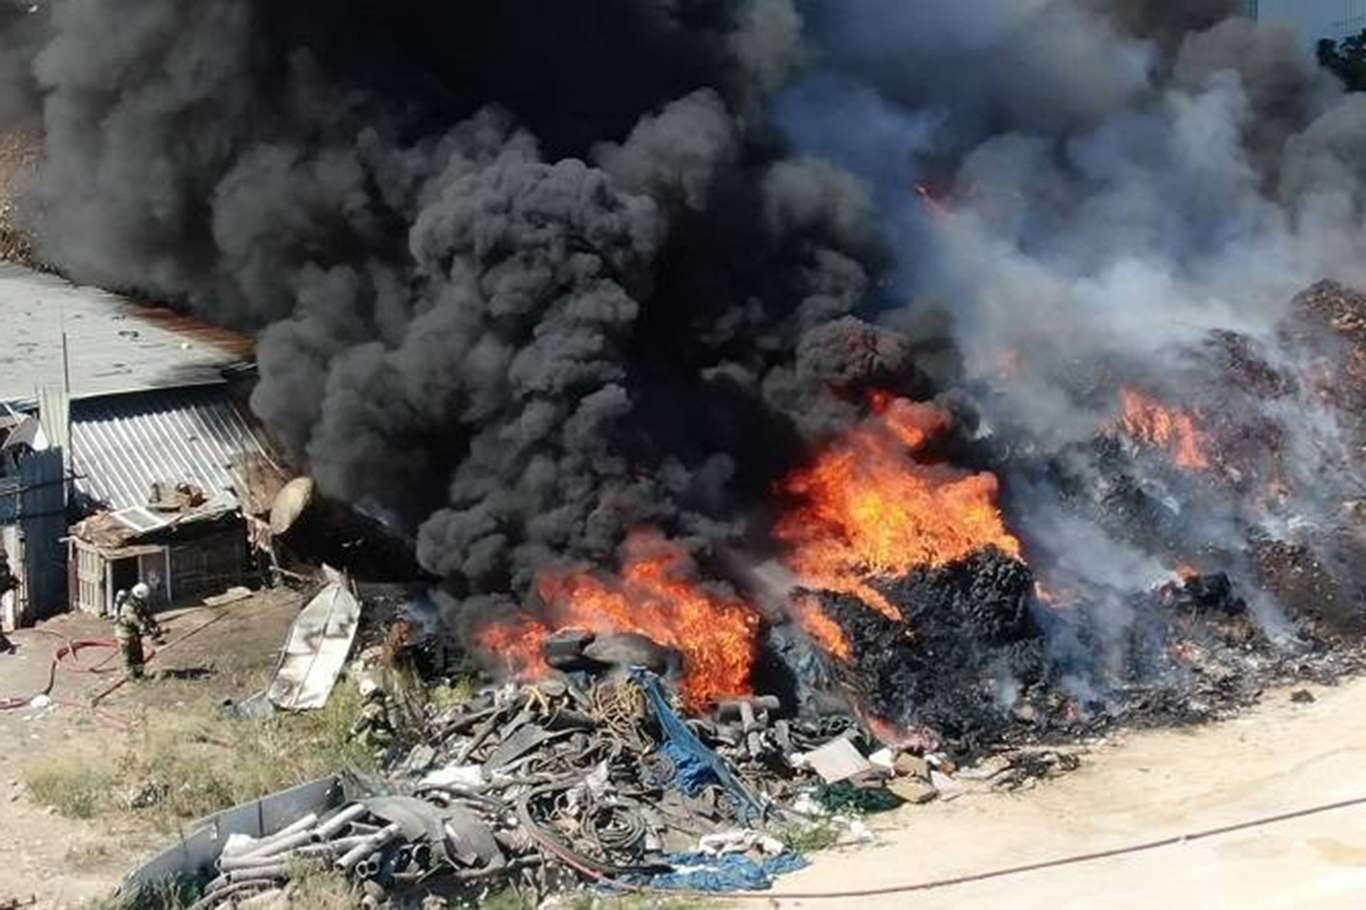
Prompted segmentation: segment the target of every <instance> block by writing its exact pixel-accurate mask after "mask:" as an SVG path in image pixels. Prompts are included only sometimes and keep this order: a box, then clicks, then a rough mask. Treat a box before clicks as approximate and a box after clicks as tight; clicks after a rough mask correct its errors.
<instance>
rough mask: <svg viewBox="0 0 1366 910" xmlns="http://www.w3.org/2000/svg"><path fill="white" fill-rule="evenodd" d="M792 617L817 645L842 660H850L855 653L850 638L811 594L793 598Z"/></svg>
mask: <svg viewBox="0 0 1366 910" xmlns="http://www.w3.org/2000/svg"><path fill="white" fill-rule="evenodd" d="M792 616H793V618H794V619H796V620H797V624H798V625H800V626H801V627H802V629H803V630H805V632H806V634H807V635H810V636H811V639H812V640H813V641H815V643H816V644H818V645H820V646H821V647H822V648H823V649H825V651H826V652H827V653H829V654H832V655H834V656H835V657H838V658H839V659H840V660H848V659H849V658H850V657H851V656H852V655H853V653H854V649H853V647H852V646H851V645H850V644H849V639H848V637H846V636H845V634H844V630H843V629H841V628H840V626H839V623H837V622H835V620H833V619H831V618H830V617H829V616H828V615H827V614H826V612H825V610H824V609H822V608H821V605H820V602H819V601H818V600H816V598H815V596H813V595H811V594H800V595H798V596H796V597H794V598H792Z"/></svg>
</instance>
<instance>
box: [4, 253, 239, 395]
mask: <svg viewBox="0 0 1366 910" xmlns="http://www.w3.org/2000/svg"><path fill="white" fill-rule="evenodd" d="M0 326H3V327H4V328H3V329H0V401H5V402H10V403H18V404H26V403H30V402H33V401H34V400H35V398H36V397H37V396H36V390H37V389H39V388H41V387H43V386H61V385H62V384H63V382H64V375H63V374H64V370H63V363H62V332H63V331H65V332H66V336H67V350H68V354H69V362H70V369H71V397H72V398H73V399H80V398H89V397H92V396H95V395H111V394H115V393H119V392H135V391H143V390H146V389H160V388H174V387H180V386H191V385H201V384H204V383H211V382H219V381H221V380H222V378H223V373H222V371H223V369H224V368H225V367H229V366H232V365H234V364H237V363H241V362H242V361H243V360H244V359H246V358H247V357H248V356H250V354H251V349H252V344H251V341H250V340H249V339H247V338H244V337H243V336H241V335H238V334H236V333H234V332H229V331H226V330H224V329H219V328H215V327H213V326H210V325H206V324H205V323H202V322H198V321H197V320H194V319H190V318H189V317H186V316H183V315H181V314H179V313H176V312H174V311H172V310H168V309H165V308H161V307H149V306H143V305H141V304H137V303H134V302H132V301H130V300H128V299H126V298H123V297H119V296H116V295H114V294H110V293H107V292H105V291H101V290H98V289H96V288H90V287H78V286H77V285H74V284H71V283H69V282H67V281H65V280H63V279H61V278H57V277H55V276H52V275H44V274H42V273H41V272H34V271H32V270H30V269H26V268H23V267H22V266H17V265H11V264H0Z"/></svg>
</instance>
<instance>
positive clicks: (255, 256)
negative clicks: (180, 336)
mask: <svg viewBox="0 0 1366 910" xmlns="http://www.w3.org/2000/svg"><path fill="white" fill-rule="evenodd" d="M1236 5H1237V4H1234V3H1233V2H1232V0H1181V2H1161V0H970V2H963V0H954V2H950V0H917V2H914V3H911V2H906V0H597V2H593V3H565V2H551V0H503V2H497V3H492V2H490V3H444V4H434V3H425V2H417V0H403V2H389V3H384V4H381V3H378V2H374V0H331V2H327V3H322V2H318V0H299V2H294V3H280V2H267V0H200V2H194V3H186V2H175V0H46V2H39V3H37V4H18V5H7V6H5V7H4V8H3V10H2V11H0V29H2V30H3V41H4V46H5V49H6V54H5V55H4V57H3V58H2V59H3V63H0V80H3V81H2V83H0V117H3V118H4V121H5V122H6V123H9V124H13V125H25V126H27V125H31V124H32V123H34V122H38V123H40V124H41V131H42V135H43V137H44V144H45V149H44V157H43V161H42V166H41V169H40V172H39V174H38V175H37V177H36V179H35V181H34V183H33V186H32V187H31V191H30V193H29V196H28V198H27V199H26V201H25V211H26V212H27V215H28V218H29V221H30V225H31V228H32V231H33V233H34V235H35V237H36V240H37V242H38V244H39V249H40V251H41V253H42V254H43V256H44V257H45V258H46V259H47V260H48V261H50V262H51V263H53V264H54V265H56V266H57V267H59V268H60V269H61V270H62V271H64V272H65V273H67V274H69V275H70V276H71V277H73V278H74V279H76V280H78V281H85V282H91V283H96V284H101V285H105V286H108V287H113V288H117V289H124V290H128V291H132V292H136V293H140V294H144V295H147V296H149V297H152V298H155V299H158V300H162V301H167V302H172V303H175V304H178V305H182V306H185V307H188V308H191V309H192V310H194V311H196V312H198V313H201V314H203V315H205V316H206V317H208V318H210V319H212V320H214V321H217V322H221V323H225V324H230V325H234V326H239V327H242V328H244V329H249V330H251V331H254V332H256V333H258V337H259V339H260V343H259V353H260V367H261V382H260V385H259V388H258V389H257V391H256V393H255V395H254V397H253V406H254V408H255V410H256V411H257V413H258V414H259V415H260V416H261V417H262V418H263V419H264V420H265V421H266V422H267V423H268V424H269V426H270V427H271V428H272V429H273V430H274V431H275V433H276V434H277V435H278V436H279V437H280V438H281V439H282V440H283V441H284V442H285V443H286V445H287V446H288V447H289V448H290V449H291V450H292V451H293V453H294V454H295V455H296V456H297V457H298V458H299V459H300V460H302V461H304V462H306V463H307V464H308V465H309V467H310V469H311V471H312V472H313V473H314V475H315V476H316V477H317V479H318V481H319V482H320V483H321V485H322V487H323V488H324V490H325V491H326V492H327V493H329V494H331V495H332V496H335V497H340V498H345V499H348V500H350V501H353V502H355V503H358V504H360V505H361V506H363V507H365V508H366V509H368V510H369V511H371V512H373V513H376V514H380V515H382V516H384V517H385V519H386V520H388V521H390V522H392V523H393V524H395V525H396V526H399V527H402V528H404V529H406V530H408V531H410V532H412V533H414V534H415V535H416V536H417V538H418V540H419V553H420V558H421V559H422V561H423V562H424V564H425V565H426V566H427V567H428V568H429V569H430V570H431V571H433V572H434V573H437V574H439V575H441V576H443V577H444V578H445V579H447V588H448V590H449V592H450V593H451V594H452V595H454V597H455V598H456V599H457V600H458V601H460V602H462V603H464V604H466V605H468V606H470V607H474V608H478V609H488V608H493V607H495V606H497V605H500V604H507V603H510V602H512V601H513V600H515V599H516V598H519V597H521V596H523V595H524V594H525V593H526V592H527V590H528V588H529V586H530V580H531V577H532V576H533V575H534V573H535V572H536V571H537V570H538V569H540V568H542V567H544V566H546V565H547V564H549V563H551V562H554V561H558V560H591V561H605V560H610V557H611V554H612V552H613V550H614V549H615V548H616V547H617V546H618V544H619V543H620V542H621V540H622V538H623V536H624V534H625V532H626V530H627V529H628V528H630V527H632V526H636V525H643V524H649V525H654V526H657V527H659V528H661V529H662V530H663V531H664V532H666V533H667V534H669V535H670V536H672V537H675V538H678V539H681V540H685V541H687V542H688V543H689V544H690V545H691V546H692V548H693V549H694V551H695V552H697V553H699V554H705V553H706V552H707V551H708V550H709V549H711V548H715V547H717V546H718V545H720V544H738V543H741V542H745V543H752V542H753V541H752V537H753V536H758V537H762V532H763V527H764V520H765V516H764V512H763V508H764V503H765V502H767V500H768V499H769V498H770V496H771V490H772V485H773V483H774V480H775V479H776V478H778V477H780V476H781V475H782V474H783V472H784V471H785V470H786V469H787V468H788V467H789V466H790V464H791V463H792V461H793V460H794V459H797V458H799V457H801V454H802V452H803V450H804V449H805V448H806V447H808V446H809V445H810V444H812V443H817V442H819V441H820V440H822V439H824V438H826V437H828V436H829V435H830V434H831V433H832V432H836V431H838V430H839V429H840V428H841V427H843V426H846V425H847V424H848V423H849V421H850V420H851V419H852V418H853V417H854V416H855V415H856V414H857V412H858V409H859V404H858V402H859V400H860V396H859V395H858V394H857V393H858V391H859V390H860V389H861V388H862V387H864V386H868V385H882V386H888V387H891V388H894V389H897V390H899V391H901V392H903V393H908V394H912V395H914V396H915V397H927V396H928V395H930V394H932V393H933V392H934V391H935V390H938V391H940V392H942V393H943V397H942V399H941V400H942V401H943V402H944V403H945V404H946V405H948V406H949V407H951V408H952V409H953V410H954V411H955V413H957V414H959V415H961V416H962V417H963V418H964V419H963V421H962V424H963V426H964V428H966V429H967V430H970V431H972V432H973V433H974V434H975V438H974V439H973V440H971V442H972V446H970V447H969V448H967V449H966V450H965V457H972V458H976V459H978V460H980V461H982V462H983V466H985V467H995V468H997V469H998V470H1000V471H1001V472H1002V473H1003V474H1004V480H1005V482H1006V490H1007V494H1008V502H1009V504H1010V507H1011V518H1012V520H1013V524H1014V526H1015V527H1016V528H1017V529H1018V530H1019V531H1020V533H1021V534H1022V536H1024V537H1025V538H1026V544H1027V547H1028V550H1029V554H1030V556H1031V560H1032V561H1034V562H1035V563H1037V566H1036V567H1037V568H1038V569H1039V570H1040V572H1041V574H1042V575H1043V576H1044V577H1045V578H1047V577H1050V575H1051V576H1056V577H1060V578H1061V579H1062V580H1063V581H1065V582H1066V583H1067V584H1068V586H1069V587H1070V588H1073V589H1075V590H1078V591H1082V592H1084V600H1085V601H1086V602H1087V603H1089V604H1090V607H1089V609H1091V611H1092V615H1091V618H1090V619H1089V620H1088V622H1090V623H1091V624H1092V625H1099V626H1105V625H1106V622H1107V621H1111V620H1112V624H1114V625H1118V626H1124V625H1125V624H1126V623H1128V624H1132V622H1133V619H1132V616H1131V613H1132V610H1131V609H1130V608H1129V607H1127V606H1117V605H1123V604H1128V603H1130V602H1131V598H1130V597H1129V594H1130V592H1132V591H1133V590H1135V589H1143V588H1147V587H1151V586H1152V585H1153V584H1155V583H1156V582H1158V581H1160V580H1162V579H1164V578H1167V577H1169V575H1170V566H1171V562H1172V560H1173V559H1176V558H1181V557H1185V556H1189V553H1190V552H1191V551H1196V552H1205V553H1217V554H1220V555H1219V561H1220V562H1221V564H1222V565H1221V568H1225V569H1228V570H1229V571H1230V572H1231V573H1232V574H1233V575H1234V576H1236V577H1237V578H1238V579H1239V580H1240V581H1244V580H1248V579H1251V578H1252V577H1253V576H1255V575H1256V572H1255V571H1254V568H1253V566H1252V565H1251V563H1252V562H1253V561H1254V554H1253V553H1252V552H1251V551H1250V550H1251V548H1250V546H1249V544H1248V537H1249V533H1248V528H1249V527H1252V526H1256V527H1257V528H1258V529H1260V530H1265V529H1266V528H1272V529H1274V530H1275V531H1276V533H1275V534H1274V535H1273V536H1275V537H1276V539H1282V538H1288V539H1291V542H1292V543H1293V542H1294V540H1293V539H1294V538H1295V537H1296V535H1301V536H1303V535H1306V534H1310V533H1312V529H1314V528H1317V527H1320V526H1322V524H1323V523H1324V522H1326V521H1328V520H1329V519H1328V517H1327V516H1328V515H1330V513H1333V510H1334V508H1335V505H1334V503H1333V500H1334V499H1335V498H1336V497H1340V496H1341V495H1344V494H1345V492H1346V491H1347V490H1349V489H1356V488H1357V487H1359V486H1360V485H1359V484H1358V483H1357V482H1356V481H1355V480H1352V479H1351V478H1352V477H1353V476H1354V474H1353V470H1354V469H1353V468H1352V467H1351V465H1352V462H1351V459H1350V457H1349V456H1350V452H1351V448H1350V445H1346V444H1345V442H1344V440H1345V438H1346V437H1345V436H1344V435H1343V434H1342V432H1341V429H1340V426H1339V423H1338V421H1337V419H1336V417H1335V415H1334V414H1332V413H1330V412H1328V411H1325V409H1324V408H1323V407H1321V406H1320V405H1319V404H1317V403H1316V399H1315V398H1314V397H1313V395H1312V393H1311V390H1312V386H1311V385H1309V384H1306V383H1304V382H1297V381H1296V380H1297V378H1298V377H1299V373H1300V370H1299V364H1298V363H1297V360H1296V357H1297V354H1296V349H1295V348H1294V347H1293V346H1290V345H1288V344H1287V343H1286V342H1285V339H1284V333H1283V331H1282V327H1283V325H1284V322H1285V320H1286V319H1287V318H1291V317H1292V316H1293V313H1291V312H1290V311H1288V310H1287V309H1286V307H1285V305H1284V302H1285V301H1286V300H1288V299H1290V297H1291V296H1292V295H1293V293H1294V292H1295V291H1297V290H1299V289H1300V288H1302V287H1304V286H1306V285H1307V284H1309V283H1310V282H1311V281H1312V280H1315V279H1317V278H1320V277H1323V276H1329V277H1336V278H1340V279H1343V280H1347V281H1353V280H1359V279H1360V278H1362V277H1363V276H1362V268H1361V263H1362V262H1363V258H1362V256H1361V253H1362V248H1363V234H1362V225H1363V221H1362V212H1363V210H1366V166H1364V165H1363V162H1366V102H1364V101H1362V100H1361V99H1360V98H1347V97H1344V96H1343V94H1342V91H1341V88H1340V86H1338V85H1337V84H1336V83H1335V82H1334V81H1333V79H1332V78H1331V77H1329V76H1327V75H1326V74H1324V73H1322V72H1321V71H1319V70H1317V69H1316V68H1315V67H1314V66H1313V65H1312V62H1311V61H1310V58H1309V55H1308V50H1307V48H1306V47H1303V46H1301V44H1300V43H1299V42H1297V39H1296V38H1295V37H1294V36H1292V35H1290V34H1289V33H1288V32H1279V31H1275V30H1268V29H1263V28H1259V27H1257V26H1256V25H1255V24H1254V23H1251V22H1249V21H1246V20H1242V19H1238V18H1230V15H1231V14H1232V13H1233V12H1234V11H1235V10H1234V7H1235V6H1236ZM927 200H928V202H927ZM870 323H876V324H870ZM1224 330H1230V331H1231V332H1232V333H1233V334H1232V335H1226V336H1220V335H1217V334H1216V332H1217V331H1224ZM1221 337H1222V338H1225V340H1226V341H1227V339H1228V338H1230V337H1231V338H1233V341H1231V342H1228V343H1227V344H1224V346H1223V347H1220V346H1219V344H1220V342H1218V339H1219V338H1221ZM1230 351H1234V352H1241V353H1237V354H1236V357H1234V359H1236V360H1237V361H1238V363H1239V364H1242V365H1244V366H1245V365H1247V364H1249V363H1260V364H1262V365H1263V366H1264V368H1265V369H1264V370H1262V371H1261V373H1262V374H1265V373H1267V372H1269V373H1270V374H1272V375H1274V376H1276V377H1278V378H1277V381H1276V382H1275V383H1273V385H1275V386H1276V387H1277V388H1285V389H1289V388H1294V389H1296V390H1298V391H1296V392H1294V393H1286V394H1283V395H1282V394H1279V393H1278V394H1276V395H1269V396H1259V395H1254V394H1250V393H1248V392H1247V390H1246V389H1243V388H1237V389H1233V390H1231V391H1230V390H1229V389H1228V388H1226V385H1227V384H1224V385H1221V384H1220V382H1215V381H1211V380H1210V376H1211V375H1216V374H1214V373H1211V370H1212V369H1214V368H1213V367H1211V364H1214V363H1218V364H1224V365H1225V366H1227V360H1228V357H1230V356H1234V355H1231V354H1229V352H1230ZM1221 352H1222V353H1221ZM1220 357H1224V360H1220V359H1219V358H1220ZM1219 369H1223V367H1220V368H1219ZM1254 372H1256V371H1254ZM1235 373H1236V371H1233V372H1230V370H1228V369H1223V372H1222V373H1218V374H1217V375H1220V376H1225V377H1227V376H1232V375H1235ZM1127 384H1133V385H1137V386H1142V387H1143V388H1144V389H1145V390H1147V391H1148V392H1150V393H1151V394H1153V395H1154V396H1156V397H1159V398H1161V399H1163V400H1172V401H1177V402H1182V403H1183V404H1184V405H1185V406H1187V407H1189V408H1191V409H1192V410H1194V411H1199V412H1201V413H1205V414H1209V413H1215V414H1217V413H1233V412H1238V413H1246V419H1244V420H1234V421H1231V425H1230V427H1229V428H1228V433H1226V434H1224V436H1225V437H1226V438H1234V439H1243V440H1245V441H1246V440H1251V442H1248V443H1247V445H1249V446H1251V447H1252V448H1253V449H1256V448H1257V440H1262V443H1261V450H1260V451H1259V452H1254V453H1253V454H1244V455H1239V456H1237V457H1230V458H1229V459H1227V460H1225V461H1221V465H1224V466H1226V467H1228V468H1229V470H1225V471H1224V472H1223V475H1222V476H1221V478H1220V479H1219V481H1218V482H1217V483H1216V482H1213V481H1209V482H1206V481H1203V480H1199V479H1196V480H1191V479H1190V478H1187V477H1184V476H1181V475H1173V474H1171V472H1170V471H1169V470H1167V467H1164V466H1162V465H1161V464H1158V463H1157V462H1158V461H1159V460H1158V459H1154V458H1152V457H1149V456H1151V455H1152V454H1153V453H1150V452H1149V453H1144V452H1142V451H1138V450H1135V448H1134V447H1133V446H1132V445H1128V444H1126V443H1124V442H1123V441H1122V440H1117V439H1116V438H1115V437H1114V435H1113V434H1109V435H1107V434H1106V433H1105V432H1104V431H1103V428H1104V427H1107V426H1110V425H1112V423H1113V421H1114V420H1115V418H1116V416H1117V415H1116V392H1117V390H1118V389H1119V388H1120V387H1121V386H1122V385H1127ZM1191 399H1194V400H1191ZM1257 427H1262V428H1264V429H1265V428H1267V427H1270V428H1271V429H1265V432H1263V431H1262V430H1258V429H1257ZM1259 433H1262V435H1258V434H1259ZM1221 438H1224V437H1221ZM1273 438H1274V439H1275V440H1278V441H1277V443H1276V448H1277V452H1278V453H1280V455H1285V456H1286V457H1280V455H1278V456H1277V457H1275V458H1273V457H1270V456H1269V455H1268V454H1267V451H1268V450H1269V449H1270V448H1271V446H1270V444H1269V443H1266V440H1268V439H1273ZM1273 463H1275V464H1281V465H1284V464H1286V463H1289V464H1290V465H1291V466H1292V468H1293V471H1291V474H1293V475H1294V476H1291V477H1289V480H1290V481H1292V482H1291V483H1289V484H1288V485H1287V486H1288V488H1290V489H1291V492H1290V493H1289V494H1287V495H1286V496H1285V497H1283V498H1282V499H1281V500H1280V501H1279V502H1278V503H1275V504H1270V505H1268V504H1267V503H1265V502H1263V501H1262V499H1260V498H1258V497H1255V496H1253V495H1252V494H1251V492H1250V491H1252V490H1254V489H1261V488H1263V487H1265V485H1266V483H1267V482H1268V481H1269V480H1270V479H1271V477H1270V475H1272V474H1275V473H1276V472H1275V471H1273V470H1272V469H1271V468H1269V467H1267V465H1271V464H1273ZM1239 466H1241V467H1239ZM1234 473H1236V474H1237V475H1238V476H1237V477H1234V476H1233V475H1234ZM1323 477H1332V478H1335V479H1334V480H1332V481H1329V482H1324V481H1322V478H1323ZM1342 478H1347V479H1345V480H1344V479H1342ZM1136 527H1139V528H1143V529H1146V531H1147V532H1148V533H1147V536H1146V537H1145V536H1144V535H1143V534H1139V533H1136V532H1135V530H1134V529H1135V528H1136ZM1306 528H1308V529H1311V530H1310V531H1306V530H1305V529H1306ZM756 529H757V531H758V533H757V534H755V531H756ZM1158 530H1160V534H1158V533H1157V531H1158ZM1159 536H1160V537H1161V539H1160V540H1156V539H1154V538H1155V537H1159ZM1253 606H1254V608H1255V609H1260V610H1261V611H1262V613H1263V614H1264V616H1265V617H1266V618H1268V620H1270V618H1271V615H1272V613H1274V607H1273V606H1267V607H1258V606H1257V604H1256V603H1254V604H1253ZM1107 611H1108V612H1107ZM1109 637H1110V638H1112V639H1118V638H1120V637H1122V636H1121V635H1119V634H1115V635H1111V636H1109Z"/></svg>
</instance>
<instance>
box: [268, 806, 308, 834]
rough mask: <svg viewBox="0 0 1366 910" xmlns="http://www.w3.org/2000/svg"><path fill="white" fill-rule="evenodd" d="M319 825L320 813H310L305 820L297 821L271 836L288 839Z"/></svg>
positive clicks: (299, 819)
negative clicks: (292, 835)
mask: <svg viewBox="0 0 1366 910" xmlns="http://www.w3.org/2000/svg"><path fill="white" fill-rule="evenodd" d="M317 823H318V813H316V812H310V813H308V814H307V815H305V816H304V817H303V818H298V819H295V820H294V821H292V822H290V823H289V824H288V825H286V826H285V827H283V828H281V829H280V830H279V831H276V832H275V833H274V834H272V835H271V837H272V838H276V837H286V836H288V835H290V834H298V833H299V832H300V831H307V830H308V829H309V828H312V827H313V826H314V825H316V824H317Z"/></svg>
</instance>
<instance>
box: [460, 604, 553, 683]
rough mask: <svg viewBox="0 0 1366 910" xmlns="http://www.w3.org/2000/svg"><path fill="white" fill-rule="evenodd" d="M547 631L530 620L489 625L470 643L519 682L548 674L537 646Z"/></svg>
mask: <svg viewBox="0 0 1366 910" xmlns="http://www.w3.org/2000/svg"><path fill="white" fill-rule="evenodd" d="M550 631H551V630H550V627H549V626H547V625H546V624H545V623H543V622H540V621H538V620H535V619H531V618H530V617H519V618H517V619H515V620H512V621H509V622H491V623H488V624H487V625H485V626H484V627H483V628H481V629H480V630H479V631H478V632H476V633H474V642H475V644H477V645H478V646H479V648H480V649H481V650H482V651H483V652H484V653H485V654H488V655H491V656H493V657H496V658H497V659H498V660H500V661H502V663H503V665H504V666H505V668H506V669H507V671H508V672H509V673H511V674H512V675H514V676H518V677H521V678H523V679H540V678H542V677H543V676H545V675H547V674H548V673H549V672H550V666H549V664H547V663H546V662H545V656H544V655H542V653H541V645H542V643H543V642H544V641H545V639H546V636H548V635H550Z"/></svg>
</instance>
